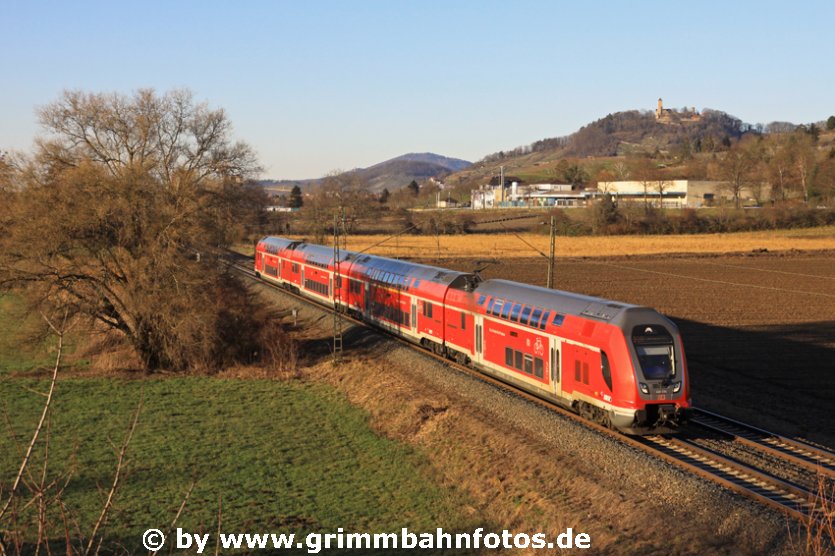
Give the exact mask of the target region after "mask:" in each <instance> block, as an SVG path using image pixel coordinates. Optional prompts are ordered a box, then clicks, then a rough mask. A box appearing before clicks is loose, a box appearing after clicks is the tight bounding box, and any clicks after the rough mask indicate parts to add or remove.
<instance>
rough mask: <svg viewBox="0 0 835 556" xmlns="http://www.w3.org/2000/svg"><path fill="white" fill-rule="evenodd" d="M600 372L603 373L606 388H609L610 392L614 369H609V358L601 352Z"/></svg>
mask: <svg viewBox="0 0 835 556" xmlns="http://www.w3.org/2000/svg"><path fill="white" fill-rule="evenodd" d="M600 370H601V372H602V373H603V382H605V383H606V386H608V387H609V390H611V389H612V369H611V367H609V358H608V357H606V352H605V351H601V352H600Z"/></svg>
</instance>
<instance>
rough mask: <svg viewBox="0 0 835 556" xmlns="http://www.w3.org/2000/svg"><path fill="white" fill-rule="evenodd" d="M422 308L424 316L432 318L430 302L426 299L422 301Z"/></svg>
mask: <svg viewBox="0 0 835 556" xmlns="http://www.w3.org/2000/svg"><path fill="white" fill-rule="evenodd" d="M423 309H424V310H425V311H426V316H427V317H429V318H430V319H431V318H432V304H431V303H429V302H428V301H426V302H424V304H423Z"/></svg>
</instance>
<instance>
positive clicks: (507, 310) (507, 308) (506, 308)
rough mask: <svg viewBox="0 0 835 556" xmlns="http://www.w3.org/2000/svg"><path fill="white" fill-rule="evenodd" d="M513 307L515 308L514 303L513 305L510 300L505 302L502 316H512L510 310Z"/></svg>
mask: <svg viewBox="0 0 835 556" xmlns="http://www.w3.org/2000/svg"><path fill="white" fill-rule="evenodd" d="M512 308H513V305H512V304H511V303H510V302H508V303H505V304H504V307H503V308H502V314H501V317H502V318H503V319H506V318H508V317H509V316H510V310H511V309H512Z"/></svg>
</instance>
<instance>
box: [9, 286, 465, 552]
mask: <svg viewBox="0 0 835 556" xmlns="http://www.w3.org/2000/svg"><path fill="white" fill-rule="evenodd" d="M14 305H15V304H14V303H11V304H10V302H9V300H8V299H6V300H5V301H4V303H3V305H2V306H0V309H2V312H0V324H2V326H0V341H3V342H6V343H8V339H9V336H10V335H11V328H12V327H11V326H10V324H11V323H12V321H11V319H10V316H11V314H10V311H11V309H13V308H14ZM50 359H51V356H50V355H49V354H48V353H45V350H40V351H39V350H33V351H32V352H28V353H22V352H21V353H18V354H14V353H9V352H7V351H4V353H3V354H2V365H3V368H5V369H6V370H7V371H14V370H19V369H34V368H37V367H40V366H44V365H45V366H49V365H51V363H50ZM46 387H47V382H46V381H45V380H42V379H35V378H24V377H20V376H14V375H13V374H11V375H10V374H9V373H8V372H7V373H4V374H2V375H0V411H3V412H4V413H5V414H6V415H8V424H7V423H4V424H3V425H2V427H3V429H4V430H3V433H2V434H0V484H5V486H6V489H5V490H2V489H0V491H2V492H4V494H5V493H6V492H8V486H9V485H10V483H11V481H12V479H13V477H14V476H15V474H16V471H17V467H18V466H19V465H20V461H21V456H20V453H21V452H20V451H21V450H23V449H24V448H25V445H26V443H28V441H29V438H30V435H31V433H32V431H33V430H34V427H35V424H36V423H37V419H38V417H39V415H40V411H41V408H42V404H43V398H42V397H41V396H39V395H38V394H37V393H35V390H45V389H46ZM143 391H144V407H143V410H142V413H141V416H140V420H139V425H138V427H137V429H136V432H135V434H134V437H133V441H132V443H131V445H130V448H129V452H128V458H129V461H128V463H127V464H126V466H125V468H124V469H123V473H125V475H124V477H123V484H122V486H121V489H120V491H119V493H118V495H117V499H116V504H115V508H114V510H113V511H112V513H111V515H110V520H109V523H108V527H107V535H106V536H107V541H106V542H105V548H107V547H110V548H114V547H115V543H119V544H123V545H124V546H125V547H126V548H127V549H128V550H129V551H131V552H133V551H136V550H139V549H140V548H141V545H140V541H141V534H142V532H143V531H144V530H146V529H147V528H150V527H157V528H160V529H162V530H165V529H166V528H167V526H168V524H169V523H170V522H171V520H172V519H173V517H174V515H175V513H176V511H177V508H178V506H179V504H180V502H181V501H182V500H183V497H184V496H185V494H186V491H187V490H188V487H189V485H190V484H191V482H192V481H193V480H194V481H196V485H195V487H194V491H193V493H192V494H191V497H190V499H189V501H188V504H187V506H186V508H185V511H184V512H183V515H182V516H181V518H180V521H179V523H178V526H180V527H183V528H184V529H186V530H191V531H192V532H195V533H196V532H207V533H208V532H212V533H213V532H214V531H216V530H217V521H218V507H219V503H220V500H221V497H222V529H223V531H225V532H259V531H264V532H292V531H296V532H311V531H320V532H334V531H335V530H336V528H337V527H343V528H345V530H346V531H388V530H393V531H397V530H399V528H400V527H404V526H408V527H410V528H413V529H415V530H419V531H420V530H434V528H435V527H439V526H442V527H447V528H450V529H456V528H469V527H472V526H474V525H473V520H472V519H471V518H467V517H464V515H465V511H464V510H463V508H464V504H465V503H466V502H465V501H464V500H463V499H462V496H461V495H460V494H459V493H453V492H451V491H449V490H444V489H441V488H439V487H437V486H436V485H435V480H434V478H433V477H432V476H431V471H430V466H429V464H428V463H427V461H426V460H425V458H424V457H423V456H422V455H421V454H419V453H417V452H416V451H415V450H413V449H412V448H409V447H406V446H403V445H401V444H399V443H396V442H393V441H391V440H386V439H383V438H381V437H380V436H378V435H377V434H375V433H374V432H373V431H372V430H371V428H370V427H369V424H368V415H367V414H366V413H365V412H364V411H362V410H360V409H357V408H355V407H354V406H352V405H350V404H349V403H348V402H347V400H346V399H345V398H344V396H343V395H342V394H340V393H339V392H337V391H336V390H335V389H334V388H333V387H330V386H327V385H323V384H311V383H307V382H302V381H292V382H280V381H275V380H267V379H250V380H237V379H228V378H227V379H222V378H209V377H176V378H153V379H139V378H138V379H124V378H114V377H86V378H70V377H67V378H59V382H58V385H57V394H56V398H55V402H54V413H53V415H54V416H53V418H52V421H51V442H50V447H49V462H50V476H52V477H56V476H58V474H60V473H66V472H69V473H70V474H71V479H70V481H69V484H68V487H67V489H66V491H65V493H64V495H63V499H64V502H65V504H66V506H67V508H68V510H69V512H70V513H71V515H72V516H74V517H75V518H77V519H78V521H79V526H80V530H81V531H82V532H84V533H89V532H90V530H91V529H92V526H93V523H94V522H95V519H96V517H97V515H98V512H99V511H100V509H101V507H102V504H103V501H104V497H105V495H106V492H107V489H108V488H109V485H110V483H111V481H112V477H113V473H114V471H115V467H116V455H115V453H114V450H113V448H112V447H111V441H112V442H113V443H115V444H116V445H118V444H120V443H121V439H122V438H123V437H124V435H125V433H126V431H127V428H128V425H129V421H130V416H131V413H132V411H133V410H134V408H135V407H136V405H137V403H138V401H139V399H140V397H141V396H142V392H143ZM16 443H17V444H16ZM42 461H43V452H42V451H37V457H35V459H34V460H33V461H32V462H31V466H32V467H31V469H33V470H40V468H41V467H40V466H41V464H42ZM34 474H35V476H38V475H39V471H36V472H35V473H34ZM51 517H52V519H53V521H52V523H53V530H52V535H53V538H55V537H58V538H60V537H61V536H62V535H63V527H62V526H61V525H60V523H61V521H60V518H59V517H58V515H57V514H53V515H52V516H51ZM33 519H34V515H33V514H32V512H31V511H30V512H26V513H24V517H23V519H22V523H21V525H20V526H19V527H20V528H21V529H23V528H24V526H25V530H26V531H28V532H29V533H30V534H31V535H34V534H35V533H36V532H37V528H36V526H35V524H34V522H33ZM8 525H9V524H8V522H6V523H4V524H3V527H7V526H8ZM73 533H74V531H73ZM213 537H214V535H212V538H213ZM59 544H60V543H59Z"/></svg>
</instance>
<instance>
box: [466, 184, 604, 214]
mask: <svg viewBox="0 0 835 556" xmlns="http://www.w3.org/2000/svg"><path fill="white" fill-rule="evenodd" d="M596 196H598V193H597V191H594V190H587V189H583V188H582V187H580V186H576V185H571V184H568V183H536V184H532V185H524V186H523V185H519V183H517V182H512V183H511V184H509V185H508V186H505V187H504V188H502V186H500V185H483V186H481V187H480V188H478V189H474V190H472V192H471V193H470V207H472V208H473V209H490V208H514V207H515V208H537V207H543V208H546V207H582V206H586V205H587V204H588V202H589V200H590V199H593V198H594V197H596Z"/></svg>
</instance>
